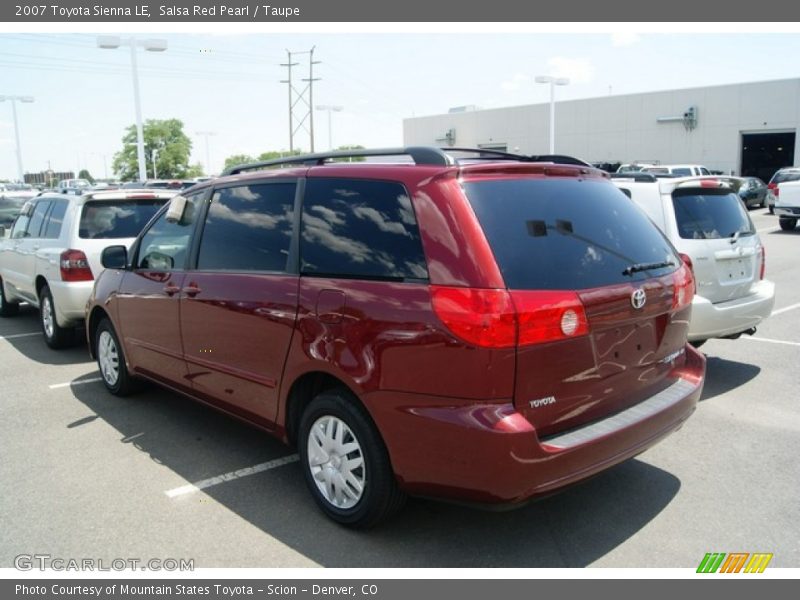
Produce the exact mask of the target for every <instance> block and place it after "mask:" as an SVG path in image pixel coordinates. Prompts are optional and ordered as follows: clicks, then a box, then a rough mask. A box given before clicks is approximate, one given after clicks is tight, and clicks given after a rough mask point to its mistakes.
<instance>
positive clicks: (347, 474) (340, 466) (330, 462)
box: [307, 415, 366, 509]
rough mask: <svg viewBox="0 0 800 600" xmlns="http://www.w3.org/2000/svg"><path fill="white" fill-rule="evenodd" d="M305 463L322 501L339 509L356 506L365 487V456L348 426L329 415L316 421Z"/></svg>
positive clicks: (312, 429) (311, 432)
mask: <svg viewBox="0 0 800 600" xmlns="http://www.w3.org/2000/svg"><path fill="white" fill-rule="evenodd" d="M307 460H308V468H309V469H310V471H311V475H312V476H313V477H314V483H316V484H317V489H319V491H320V493H321V494H322V497H323V498H325V500H327V501H328V502H329V503H330V504H331V505H332V506H334V507H336V508H340V509H348V508H353V507H354V506H355V505H356V504H358V501H359V500H360V499H361V496H362V495H363V494H364V487H365V485H366V470H365V465H364V453H363V452H362V450H361V444H359V442H358V439H357V438H356V436H355V435H354V434H353V431H352V430H351V429H350V427H348V426H347V423H345V422H344V421H342V420H341V419H339V418H338V417H334V416H331V415H326V416H324V417H320V418H319V419H317V420H316V421H315V422H314V424H313V425H312V426H311V431H309V434H308V456H307Z"/></svg>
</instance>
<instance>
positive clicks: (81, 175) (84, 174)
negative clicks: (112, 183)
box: [78, 169, 94, 185]
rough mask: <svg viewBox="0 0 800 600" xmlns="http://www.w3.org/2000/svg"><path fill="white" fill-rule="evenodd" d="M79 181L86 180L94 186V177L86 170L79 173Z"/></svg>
mask: <svg viewBox="0 0 800 600" xmlns="http://www.w3.org/2000/svg"><path fill="white" fill-rule="evenodd" d="M78 179H85V180H86V181H88V182H89V183H91V184H92V185H94V177H92V175H91V173H89V171H87V170H86V169H81V172H80V173H78Z"/></svg>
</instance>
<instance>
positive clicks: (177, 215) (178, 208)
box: [166, 196, 186, 223]
mask: <svg viewBox="0 0 800 600" xmlns="http://www.w3.org/2000/svg"><path fill="white" fill-rule="evenodd" d="M185 210H186V196H173V197H172V199H170V201H169V208H168V209H167V215H166V218H167V222H168V223H180V222H181V219H182V218H183V212H184V211H185Z"/></svg>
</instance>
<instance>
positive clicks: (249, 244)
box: [197, 182, 297, 271]
mask: <svg viewBox="0 0 800 600" xmlns="http://www.w3.org/2000/svg"><path fill="white" fill-rule="evenodd" d="M296 188H297V185H296V184H295V183H294V182H292V183H267V184H260V185H242V186H237V187H229V188H223V189H221V190H217V191H216V192H214V196H213V197H212V198H211V204H210V205H209V207H208V215H207V216H206V223H205V227H204V229H203V237H202V239H201V240H200V253H199V255H198V258H197V268H198V269H204V270H228V271H285V270H286V260H287V258H288V257H289V245H290V242H291V240H292V223H293V219H294V197H295V190H296Z"/></svg>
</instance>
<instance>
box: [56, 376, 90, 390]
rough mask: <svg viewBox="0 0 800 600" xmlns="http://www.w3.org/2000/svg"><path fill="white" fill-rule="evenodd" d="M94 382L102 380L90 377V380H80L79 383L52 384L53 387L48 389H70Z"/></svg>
mask: <svg viewBox="0 0 800 600" xmlns="http://www.w3.org/2000/svg"><path fill="white" fill-rule="evenodd" d="M96 381H103V378H102V377H92V378H91V379H81V380H80V381H68V382H67V383H54V384H53V385H51V386H48V387H49V388H50V389H51V390H57V389H58V388H65V387H71V386H73V385H83V384H84V383H95V382H96Z"/></svg>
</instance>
